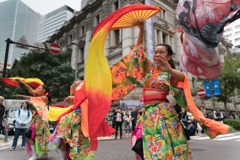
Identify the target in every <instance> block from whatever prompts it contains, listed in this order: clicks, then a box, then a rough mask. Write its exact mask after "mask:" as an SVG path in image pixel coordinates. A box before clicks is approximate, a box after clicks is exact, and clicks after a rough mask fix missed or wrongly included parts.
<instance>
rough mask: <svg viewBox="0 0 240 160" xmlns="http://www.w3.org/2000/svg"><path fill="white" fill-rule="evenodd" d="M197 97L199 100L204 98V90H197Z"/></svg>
mask: <svg viewBox="0 0 240 160" xmlns="http://www.w3.org/2000/svg"><path fill="white" fill-rule="evenodd" d="M197 95H198V96H199V97H200V98H204V97H205V96H206V90H205V89H204V88H200V89H198V92H197Z"/></svg>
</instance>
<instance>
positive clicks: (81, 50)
mask: <svg viewBox="0 0 240 160" xmlns="http://www.w3.org/2000/svg"><path fill="white" fill-rule="evenodd" d="M79 60H80V61H79V62H83V61H84V47H82V48H80V57H79Z"/></svg>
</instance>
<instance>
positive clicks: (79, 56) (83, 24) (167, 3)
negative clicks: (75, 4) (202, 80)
mask: <svg viewBox="0 0 240 160" xmlns="http://www.w3.org/2000/svg"><path fill="white" fill-rule="evenodd" d="M134 3H144V0H82V2H81V11H79V12H75V13H74V17H73V18H72V19H70V20H69V21H67V22H65V23H64V25H63V26H62V27H61V28H60V29H59V30H57V31H56V32H55V33H54V34H53V35H52V36H51V37H49V38H48V40H47V41H48V42H49V43H53V42H56V43H59V44H60V45H61V46H62V51H63V52H64V51H71V52H72V63H71V64H72V68H74V69H76V70H77V72H78V76H79V77H80V78H81V79H84V66H85V59H86V57H87V53H88V48H89V44H90V42H91V35H92V32H93V30H94V27H95V26H97V25H98V23H99V22H100V21H101V20H103V19H104V18H105V17H106V16H108V15H109V14H110V13H112V12H114V11H115V10H117V9H118V8H120V7H123V6H125V5H128V4H134ZM177 3H178V1H175V0H152V5H154V6H159V7H160V8H161V9H162V10H161V12H159V13H158V14H156V15H155V16H154V17H153V18H152V20H153V29H154V47H156V46H157V44H160V43H167V44H169V45H171V46H172V48H173V51H174V55H173V59H174V61H175V64H176V66H177V68H178V69H180V67H179V58H180V54H181V51H182V44H181V42H180V35H179V34H178V33H173V32H171V31H170V30H169V29H170V28H175V27H176V26H177V20H176V14H175V10H176V6H177ZM145 29H146V28H145ZM145 35H146V33H145ZM137 36H138V28H137V27H131V28H125V29H120V30H113V31H111V32H110V33H109V35H108V37H107V40H106V43H105V55H106V57H107V59H108V62H109V65H110V66H112V65H114V64H115V63H117V62H118V61H119V60H121V59H122V58H123V57H124V56H125V55H126V54H128V53H129V51H130V50H131V47H132V46H133V45H134V44H135V43H136V40H137ZM145 44H147V38H146V36H145ZM222 44H223V45H224V44H225V43H222ZM76 63H77V65H76ZM76 66H77V67H76ZM187 75H188V77H189V82H190V85H191V89H192V90H193V92H194V91H196V90H197V88H198V87H199V86H197V79H196V77H194V76H192V75H191V74H189V73H187ZM195 95H196V93H195ZM140 97H141V87H139V88H136V89H135V90H133V91H132V92H131V93H130V94H128V95H127V96H126V97H124V99H123V100H139V99H140ZM196 99H197V98H196ZM198 99H199V101H198V100H197V101H196V102H197V103H199V105H200V104H201V103H202V101H201V99H200V98H198ZM113 105H116V106H119V105H120V104H119V103H115V104H113ZM208 107H209V108H212V105H209V106H208Z"/></svg>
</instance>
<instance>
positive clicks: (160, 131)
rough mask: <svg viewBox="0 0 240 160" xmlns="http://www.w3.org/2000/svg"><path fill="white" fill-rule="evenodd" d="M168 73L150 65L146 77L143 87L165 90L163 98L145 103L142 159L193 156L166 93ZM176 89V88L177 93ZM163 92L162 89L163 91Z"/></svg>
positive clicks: (168, 88) (182, 159) (168, 85)
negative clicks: (159, 100) (155, 101)
mask: <svg viewBox="0 0 240 160" xmlns="http://www.w3.org/2000/svg"><path fill="white" fill-rule="evenodd" d="M171 82H172V81H170V75H169V74H168V73H166V72H161V71H160V70H157V69H156V68H153V69H152V70H151V71H150V72H149V73H148V75H147V76H146V78H145V82H144V87H145V88H156V89H161V90H163V91H166V94H165V95H164V96H165V97H163V99H162V102H160V103H159V102H158V103H152V104H151V103H149V104H145V106H144V107H145V112H144V114H143V117H142V118H143V119H142V122H143V136H142V139H143V151H144V159H146V160H153V159H156V160H158V159H162V160H163V159H167V160H173V159H178V160H188V159H192V156H191V152H190V148H189V146H188V144H187V140H186V137H185V135H184V132H183V129H182V126H181V124H180V122H179V119H178V114H177V113H176V111H175V109H174V107H173V106H172V105H171V104H169V103H168V101H167V99H166V96H167V95H168V92H169V91H170V88H171V87H170V85H171ZM177 91H179V90H177V89H175V93H174V92H173V91H172V93H173V94H178V92H177ZM163 93H164V92H163Z"/></svg>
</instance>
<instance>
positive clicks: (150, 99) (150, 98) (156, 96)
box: [140, 88, 169, 105]
mask: <svg viewBox="0 0 240 160" xmlns="http://www.w3.org/2000/svg"><path fill="white" fill-rule="evenodd" d="M145 91H157V92H161V93H152V94H149V95H145V94H144V93H145ZM168 93H169V91H168V90H164V89H156V88H143V90H142V98H141V100H140V101H141V102H144V105H147V104H152V103H159V102H169V101H168V99H167V98H166V97H167V95H168Z"/></svg>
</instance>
